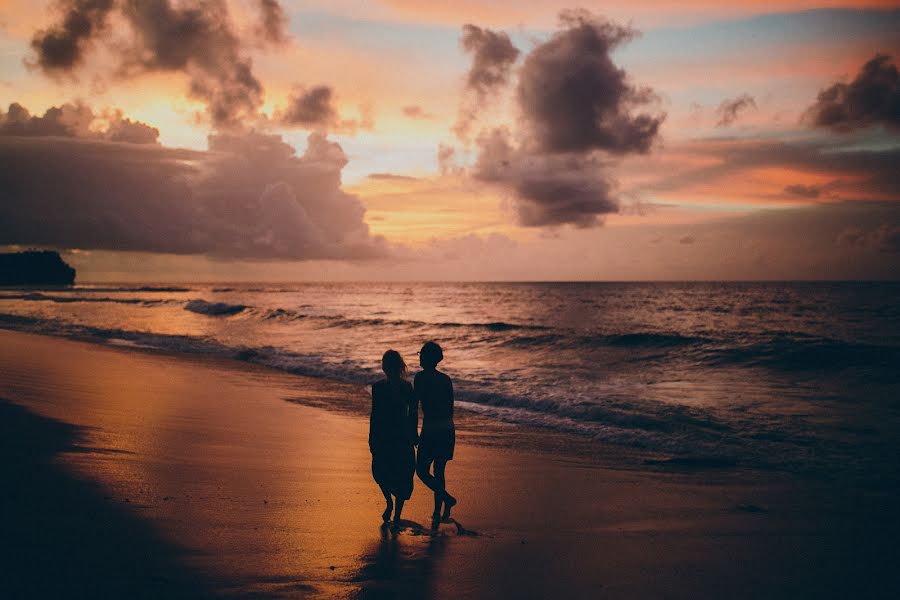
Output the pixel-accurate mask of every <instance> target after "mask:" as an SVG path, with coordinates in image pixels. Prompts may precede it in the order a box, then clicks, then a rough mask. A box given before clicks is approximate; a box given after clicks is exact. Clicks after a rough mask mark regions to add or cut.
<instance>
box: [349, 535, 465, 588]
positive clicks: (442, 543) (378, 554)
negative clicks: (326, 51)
mask: <svg viewBox="0 0 900 600" xmlns="http://www.w3.org/2000/svg"><path fill="white" fill-rule="evenodd" d="M400 525H401V531H400V532H399V533H398V532H392V531H391V530H390V529H389V528H388V527H381V535H380V537H379V538H378V539H376V540H374V541H373V542H372V543H371V544H370V546H369V547H368V548H367V549H366V551H365V552H364V553H363V554H362V555H361V556H360V557H359V562H360V565H361V567H360V569H359V571H358V573H357V574H356V576H354V577H353V581H355V582H359V583H360V584H361V587H360V588H359V590H358V591H357V592H356V594H355V595H354V597H355V598H359V599H373V598H427V597H429V596H433V593H431V592H432V585H433V583H434V579H435V574H436V573H437V571H438V568H439V566H440V561H441V557H442V555H443V554H444V552H445V551H446V549H447V545H448V543H449V540H448V537H447V536H446V535H443V534H442V533H440V532H434V533H432V532H431V531H430V530H429V529H426V528H425V527H423V526H422V525H420V524H419V523H416V522H414V521H407V520H402V521H401V522H400Z"/></svg>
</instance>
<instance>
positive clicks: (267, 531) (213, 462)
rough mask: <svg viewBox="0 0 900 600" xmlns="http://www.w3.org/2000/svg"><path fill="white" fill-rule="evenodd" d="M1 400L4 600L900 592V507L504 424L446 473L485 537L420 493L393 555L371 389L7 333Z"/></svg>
mask: <svg viewBox="0 0 900 600" xmlns="http://www.w3.org/2000/svg"><path fill="white" fill-rule="evenodd" d="M0 398H2V399H3V401H2V402H0V449H2V452H3V459H2V468H0V477H2V479H3V486H2V488H0V489H2V491H0V512H2V517H0V523H2V530H0V540H2V542H0V544H2V548H3V550H2V552H3V555H2V567H3V568H4V570H3V574H2V580H0V596H2V597H3V598H28V597H42V598H43V597H92V598H138V597H141V598H175V597H184V598H200V597H205V596H222V595H224V596H226V597H254V598H255V597H283V598H292V597H300V598H306V597H360V598H370V597H375V598H379V597H385V598H390V597H427V598H799V597H810V598H822V597H829V598H838V597H841V598H844V597H853V598H859V597H873V598H876V597H878V598H881V597H885V598H887V597H896V594H897V591H898V575H897V570H896V562H897V561H896V556H897V553H896V550H895V548H894V547H895V540H896V536H897V533H898V519H897V517H896V516H895V513H894V510H893V509H894V504H895V502H896V500H897V498H896V490H892V489H878V488H877V487H876V488H868V489H857V488H850V487H848V486H846V485H841V484H840V483H838V482H829V481H813V480H809V479H801V478H798V477H795V476H790V475H786V474H779V473H761V472H752V471H746V470H737V469H733V468H731V469H706V470H693V471H681V472H673V471H665V470H662V469H660V468H655V470H651V468H650V467H638V468H612V467H611V464H612V463H614V462H615V461H613V460H606V461H597V460H595V459H594V458H591V459H588V458H585V457H584V456H585V454H584V452H581V451H580V450H579V449H580V448H583V447H584V445H583V444H573V446H572V448H571V449H570V450H569V451H566V450H565V449H563V450H562V451H556V452H538V451H535V450H534V449H535V448H542V447H551V446H553V447H557V448H558V447H559V445H560V444H559V439H560V438H559V437H558V436H557V437H553V436H550V435H549V434H548V435H546V436H545V437H546V439H543V440H542V436H543V435H544V434H542V433H540V432H534V431H527V430H518V429H516V428H515V427H505V428H500V429H499V430H498V431H501V432H502V433H504V434H505V438H506V439H505V440H504V441H503V442H502V443H501V444H500V445H498V443H497V438H498V437H503V436H498V435H497V434H496V432H495V433H494V435H483V436H479V435H475V434H473V432H472V431H471V430H478V429H480V428H481V427H482V425H483V423H480V422H479V421H477V420H475V419H474V418H469V419H468V420H467V419H465V418H464V419H463V420H462V422H461V429H462V430H463V431H462V434H461V436H460V442H459V444H458V446H457V459H456V460H454V461H453V462H452V463H450V465H449V466H448V472H447V476H448V484H449V488H450V490H451V492H453V493H454V495H456V496H457V497H458V498H459V499H460V504H459V506H458V509H457V510H456V511H455V514H456V516H457V519H458V520H459V522H460V523H462V524H463V525H464V529H463V530H459V529H458V528H457V527H455V526H454V525H453V524H445V525H442V526H441V528H440V530H439V531H438V532H437V533H435V534H432V533H430V532H429V531H427V530H426V529H425V527H423V525H425V524H427V523H428V522H429V515H430V513H431V498H430V497H429V495H428V494H427V493H426V492H427V490H426V489H425V488H424V486H423V485H421V484H420V483H417V486H416V489H415V491H414V492H413V499H412V500H411V501H410V502H409V503H408V505H407V508H406V509H405V511H404V516H405V517H406V519H407V520H408V521H407V523H406V526H405V527H404V528H403V530H402V531H400V532H399V534H397V535H396V536H394V535H391V534H389V533H388V532H385V531H383V530H381V529H380V528H379V525H380V514H381V511H382V510H383V500H382V498H381V494H380V493H379V491H378V489H377V487H376V486H375V484H374V482H373V481H372V478H371V474H370V470H369V464H370V458H369V454H368V447H367V443H366V439H367V438H366V435H367V421H366V419H365V416H364V412H365V408H366V406H367V402H368V398H367V396H366V394H365V390H364V389H363V388H361V387H359V386H349V385H344V384H336V383H331V382H327V381H323V380H318V379H310V378H301V377H296V376H292V375H287V374H284V373H279V372H276V371H271V370H267V369H262V368H255V367H250V366H247V365H245V364H243V363H238V362H230V361H223V360H205V359H200V358H196V357H184V356H169V355H162V354H158V353H151V352H146V351H140V350H135V349H128V348H114V347H104V346H97V345H92V344H88V343H84V342H77V341H71V340H63V339H58V338H49V337H42V336H36V335H30V334H22V333H12V332H6V331H0ZM288 398H291V399H293V400H295V401H294V402H287V401H285V400H286V399H288ZM320 404H321V405H325V406H332V405H335V404H343V405H344V406H345V407H346V406H349V407H351V408H352V407H357V408H358V409H359V411H357V412H356V413H354V412H352V411H351V412H349V413H348V412H335V411H333V410H326V409H323V408H318V407H316V405H320ZM467 425H468V427H469V428H470V431H468V432H467V431H465V428H466V426H467ZM551 438H552V439H551ZM488 441H490V442H491V443H490V444H488V443H484V442H488ZM542 441H544V442H547V443H545V444H542ZM524 448H531V450H525V449H524ZM624 462H627V461H624ZM613 466H614V465H613ZM624 466H630V467H633V466H634V465H633V464H629V465H624V463H623V467H624Z"/></svg>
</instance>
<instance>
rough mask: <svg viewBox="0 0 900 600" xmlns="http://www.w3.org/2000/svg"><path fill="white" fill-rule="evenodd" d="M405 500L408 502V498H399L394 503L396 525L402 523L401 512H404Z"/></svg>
mask: <svg viewBox="0 0 900 600" xmlns="http://www.w3.org/2000/svg"><path fill="white" fill-rule="evenodd" d="M404 502H406V500H403V499H401V498H397V501H396V502H395V503H394V527H397V526H399V525H400V513H402V512H403V503H404Z"/></svg>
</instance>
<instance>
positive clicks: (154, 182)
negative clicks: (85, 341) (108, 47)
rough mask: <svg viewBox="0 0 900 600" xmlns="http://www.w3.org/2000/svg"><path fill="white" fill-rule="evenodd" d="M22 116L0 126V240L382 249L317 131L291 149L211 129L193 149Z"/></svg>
mask: <svg viewBox="0 0 900 600" xmlns="http://www.w3.org/2000/svg"><path fill="white" fill-rule="evenodd" d="M26 112H27V111H26ZM48 112H50V113H51V114H52V115H56V114H57V113H56V112H51V111H48ZM66 112H67V111H65V110H62V111H61V112H60V114H62V115H64V114H65V113H66ZM31 119H46V117H40V118H37V117H31ZM61 119H62V117H60V118H59V119H56V121H52V122H54V123H55V122H59V121H60V120H61ZM20 121H21V120H19V121H16V122H20ZM3 122H4V124H5V123H6V122H8V115H7V116H4V120H3ZM27 122H28V123H35V125H34V129H32V130H31V131H32V133H31V134H30V135H18V134H11V133H5V134H4V135H0V164H3V165H4V168H3V169H0V188H2V189H4V190H5V197H4V202H3V203H0V244H20V245H41V246H53V247H62V248H80V249H98V250H122V251H142V252H162V253H173V254H207V255H210V256H219V257H231V258H250V259H296V260H306V259H319V258H333V259H337V258H366V257H373V256H381V255H383V254H384V253H385V247H384V243H383V240H381V238H377V237H373V236H371V235H370V234H369V231H368V227H367V225H366V224H365V222H364V221H363V215H364V208H363V206H362V204H361V203H360V201H359V200H358V199H357V198H356V197H355V196H353V195H351V194H348V193H346V192H344V191H343V190H342V189H341V170H342V169H343V167H344V165H345V164H346V162H347V158H346V156H345V155H344V152H343V150H342V149H341V147H340V146H339V145H338V144H336V143H334V142H331V141H329V140H327V139H326V138H325V136H324V135H323V134H321V133H313V134H311V135H310V136H309V138H308V147H307V149H306V151H305V152H304V154H302V155H300V156H297V155H296V154H295V152H294V149H293V147H291V146H290V145H289V144H287V143H285V142H284V141H283V140H282V139H281V137H280V136H277V135H268V134H264V133H258V132H253V131H250V132H244V133H219V134H216V135H211V136H210V137H209V150H208V151H206V152H197V151H190V150H178V149H172V148H165V147H163V146H160V145H157V144H133V143H121V142H113V141H108V140H111V139H112V137H111V136H106V137H100V138H98V137H94V136H90V135H89V136H83V135H81V134H80V133H78V132H77V131H76V130H74V129H68V130H66V133H63V134H60V130H58V129H51V128H48V127H45V125H46V123H47V121H45V120H41V121H27ZM4 131H5V130H4ZM39 131H40V133H38V132H39Z"/></svg>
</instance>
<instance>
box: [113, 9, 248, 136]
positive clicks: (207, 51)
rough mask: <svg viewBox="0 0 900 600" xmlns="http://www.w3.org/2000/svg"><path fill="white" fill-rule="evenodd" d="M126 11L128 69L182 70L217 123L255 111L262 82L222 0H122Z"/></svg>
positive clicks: (234, 120) (228, 122) (192, 93)
mask: <svg viewBox="0 0 900 600" xmlns="http://www.w3.org/2000/svg"><path fill="white" fill-rule="evenodd" d="M122 13H123V15H124V16H125V17H126V19H127V20H128V22H129V23H130V24H131V27H132V29H134V34H135V40H134V44H135V45H134V47H133V48H131V49H130V50H129V51H127V52H126V54H125V56H126V59H125V60H126V62H125V65H124V68H123V72H124V73H131V72H134V71H144V70H146V71H182V72H184V73H186V74H187V75H188V77H189V87H188V95H189V96H191V97H193V98H196V99H198V100H200V101H202V102H203V103H205V104H206V107H207V113H208V115H209V118H210V120H211V121H212V122H213V124H214V125H216V126H217V127H234V126H237V125H240V124H241V123H242V122H243V121H244V120H246V119H248V118H249V117H252V116H254V115H255V114H256V111H257V110H258V108H259V107H260V105H261V104H262V101H263V88H262V84H261V83H260V82H259V80H258V79H257V78H256V76H255V75H254V74H253V66H252V61H251V60H250V58H249V57H247V56H246V55H245V53H244V49H243V48H242V44H241V41H240V39H239V38H238V37H237V35H236V34H235V32H234V29H233V27H232V24H231V20H230V15H229V12H228V5H227V4H226V2H225V1H224V0H194V1H192V2H183V3H179V4H177V5H173V4H172V2H171V1H170V0H124V1H123V3H122Z"/></svg>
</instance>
